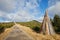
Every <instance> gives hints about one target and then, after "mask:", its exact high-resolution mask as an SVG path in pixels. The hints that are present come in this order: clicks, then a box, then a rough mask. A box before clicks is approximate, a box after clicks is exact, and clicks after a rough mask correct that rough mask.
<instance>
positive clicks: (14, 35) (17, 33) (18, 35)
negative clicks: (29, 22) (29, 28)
mask: <svg viewBox="0 0 60 40" xmlns="http://www.w3.org/2000/svg"><path fill="white" fill-rule="evenodd" d="M4 40H33V38H32V37H31V36H30V35H28V34H27V33H26V32H25V31H23V30H22V29H21V28H19V27H18V26H16V25H15V26H13V27H12V31H11V32H10V33H9V34H8V35H7V37H5V39H4Z"/></svg>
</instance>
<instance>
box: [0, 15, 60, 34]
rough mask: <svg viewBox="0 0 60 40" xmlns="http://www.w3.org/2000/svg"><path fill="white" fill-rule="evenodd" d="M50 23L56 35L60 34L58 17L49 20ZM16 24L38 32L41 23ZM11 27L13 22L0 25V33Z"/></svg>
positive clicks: (59, 17) (59, 19)
mask: <svg viewBox="0 0 60 40" xmlns="http://www.w3.org/2000/svg"><path fill="white" fill-rule="evenodd" d="M51 22H52V25H53V27H54V30H55V31H56V33H58V34H60V16H58V15H55V16H54V18H53V19H52V20H51ZM16 23H18V24H21V25H23V26H27V27H30V28H31V29H33V30H34V31H35V32H39V31H40V27H41V23H40V22H38V21H36V20H33V21H29V22H16ZM13 25H14V23H13V22H8V23H0V33H2V32H4V30H5V28H10V27H12V26H13Z"/></svg>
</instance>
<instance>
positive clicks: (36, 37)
mask: <svg viewBox="0 0 60 40" xmlns="http://www.w3.org/2000/svg"><path fill="white" fill-rule="evenodd" d="M22 35H23V36H22ZM24 36H25V37H24ZM23 38H24V39H25V40H60V35H52V36H50V35H42V34H40V33H36V32H34V31H33V30H32V29H30V28H29V27H26V26H22V25H20V24H16V25H14V26H13V27H11V28H8V29H6V30H5V32H4V33H2V34H1V35H0V40H24V39H23Z"/></svg>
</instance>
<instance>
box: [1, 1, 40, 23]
mask: <svg viewBox="0 0 60 40" xmlns="http://www.w3.org/2000/svg"><path fill="white" fill-rule="evenodd" d="M38 1H39V2H40V0H38ZM38 8H39V4H38V2H37V0H0V21H1V20H2V21H17V22H19V21H30V20H36V19H38V14H39V13H40V11H39V9H38Z"/></svg>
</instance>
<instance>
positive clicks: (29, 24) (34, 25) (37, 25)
mask: <svg viewBox="0 0 60 40" xmlns="http://www.w3.org/2000/svg"><path fill="white" fill-rule="evenodd" d="M17 23H19V24H21V25H23V26H27V27H31V28H33V27H40V26H41V23H40V22H38V21H36V20H33V21H29V22H17Z"/></svg>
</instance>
